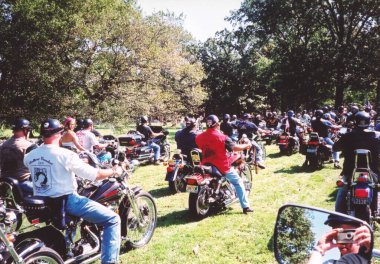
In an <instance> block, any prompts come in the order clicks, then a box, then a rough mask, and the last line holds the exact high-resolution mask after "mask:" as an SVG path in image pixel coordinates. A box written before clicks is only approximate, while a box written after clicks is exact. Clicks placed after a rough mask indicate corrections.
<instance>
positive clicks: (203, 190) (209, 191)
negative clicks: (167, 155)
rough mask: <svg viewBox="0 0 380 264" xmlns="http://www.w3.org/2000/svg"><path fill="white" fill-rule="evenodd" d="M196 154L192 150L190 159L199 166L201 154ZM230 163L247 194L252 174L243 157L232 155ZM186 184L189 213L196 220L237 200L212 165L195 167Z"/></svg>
mask: <svg viewBox="0 0 380 264" xmlns="http://www.w3.org/2000/svg"><path fill="white" fill-rule="evenodd" d="M196 152H197V150H193V151H192V154H191V157H192V159H195V160H196V163H198V164H199V162H198V161H200V160H201V153H200V152H199V153H198V155H197V153H196ZM197 156H198V157H197ZM230 162H231V164H232V165H233V166H234V167H235V168H236V169H237V170H238V172H239V174H240V176H241V177H242V179H243V181H244V185H245V189H246V192H248V193H249V192H250V190H251V187H252V172H251V169H250V168H249V166H248V165H247V164H245V162H244V155H241V154H237V153H234V154H232V155H231V156H230ZM186 183H187V185H186V191H187V192H189V211H190V214H191V215H192V216H193V217H194V218H197V219H202V218H204V217H206V216H207V215H208V214H209V212H210V211H211V210H214V211H219V210H223V209H225V208H226V207H227V206H229V205H231V204H232V203H235V202H237V201H238V200H239V199H238V197H237V194H236V190H235V187H234V186H233V185H232V184H231V183H230V182H229V181H228V180H227V178H226V177H225V176H223V175H222V174H221V173H220V171H219V170H218V169H217V168H216V167H215V166H212V165H210V166H206V165H195V166H194V172H193V173H192V174H191V175H189V176H186Z"/></svg>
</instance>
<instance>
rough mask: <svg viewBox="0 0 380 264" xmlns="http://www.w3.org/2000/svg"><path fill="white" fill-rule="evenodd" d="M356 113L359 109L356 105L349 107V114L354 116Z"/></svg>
mask: <svg viewBox="0 0 380 264" xmlns="http://www.w3.org/2000/svg"><path fill="white" fill-rule="evenodd" d="M357 112H359V107H357V106H356V105H353V106H351V113H353V114H356V113H357Z"/></svg>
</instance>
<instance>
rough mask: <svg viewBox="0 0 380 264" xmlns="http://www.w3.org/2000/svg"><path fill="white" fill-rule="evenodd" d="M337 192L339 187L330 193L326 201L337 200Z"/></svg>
mask: <svg viewBox="0 0 380 264" xmlns="http://www.w3.org/2000/svg"><path fill="white" fill-rule="evenodd" d="M337 193H338V188H336V189H335V190H334V191H333V192H332V193H330V194H329V196H328V197H327V199H326V201H327V202H335V200H336V195H337Z"/></svg>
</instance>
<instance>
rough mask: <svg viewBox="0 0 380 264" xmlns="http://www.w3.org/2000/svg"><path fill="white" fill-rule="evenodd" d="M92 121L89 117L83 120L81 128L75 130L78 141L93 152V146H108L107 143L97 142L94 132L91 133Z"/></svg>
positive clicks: (97, 147) (98, 147)
mask: <svg viewBox="0 0 380 264" xmlns="http://www.w3.org/2000/svg"><path fill="white" fill-rule="evenodd" d="M93 129H94V122H93V121H92V120H91V119H90V118H86V119H84V120H83V128H82V130H79V131H78V132H77V136H78V139H79V143H80V144H81V145H82V146H83V147H84V148H85V149H86V150H87V151H89V152H93V151H94V148H96V149H100V148H105V147H107V146H108V144H107V143H99V141H98V139H97V138H96V136H95V134H94V133H92V130H93Z"/></svg>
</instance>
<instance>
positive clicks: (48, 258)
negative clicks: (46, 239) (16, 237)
mask: <svg viewBox="0 0 380 264" xmlns="http://www.w3.org/2000/svg"><path fill="white" fill-rule="evenodd" d="M24 263H25V264H34V263H35V264H37V263H39V264H40V263H44V264H63V263H64V262H63V259H62V258H61V256H60V255H59V254H58V253H57V252H56V251H54V250H52V249H51V248H48V247H42V248H40V249H39V250H38V251H36V252H34V253H32V254H30V255H29V256H27V257H26V258H25V259H24Z"/></svg>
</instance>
